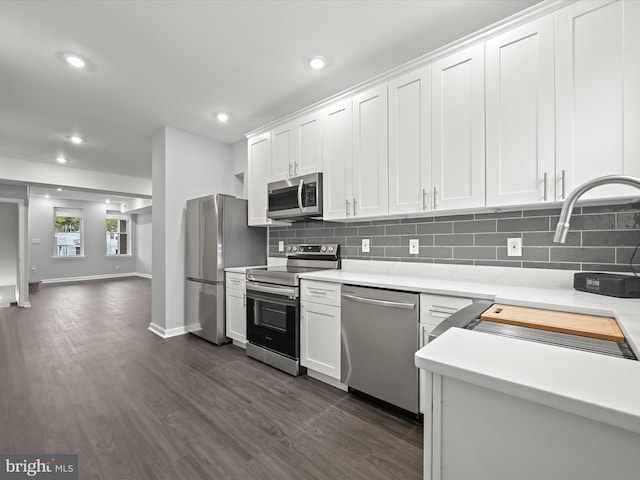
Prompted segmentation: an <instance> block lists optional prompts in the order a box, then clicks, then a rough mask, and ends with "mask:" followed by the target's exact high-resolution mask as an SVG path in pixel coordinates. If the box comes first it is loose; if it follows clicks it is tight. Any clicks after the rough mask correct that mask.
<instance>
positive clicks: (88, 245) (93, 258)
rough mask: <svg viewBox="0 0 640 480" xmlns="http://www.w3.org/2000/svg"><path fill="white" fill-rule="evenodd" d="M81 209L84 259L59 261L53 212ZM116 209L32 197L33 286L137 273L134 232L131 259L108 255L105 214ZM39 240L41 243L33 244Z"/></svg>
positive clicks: (30, 214)
mask: <svg viewBox="0 0 640 480" xmlns="http://www.w3.org/2000/svg"><path fill="white" fill-rule="evenodd" d="M55 207H67V208H81V209H82V211H83V222H84V225H83V230H84V232H83V237H84V258H74V257H64V258H59V257H58V258H56V257H53V254H54V230H53V228H54V210H53V209H54V208H55ZM113 209H114V205H113V204H111V205H107V204H105V203H97V202H81V201H76V200H60V199H53V198H51V199H49V198H44V197H31V201H30V204H29V249H30V267H35V269H36V271H35V272H33V271H30V280H29V281H30V282H38V281H42V280H55V279H61V278H77V277H92V276H100V275H115V274H122V273H135V271H136V257H135V255H136V253H135V247H136V240H135V229H133V228H132V229H131V230H132V231H131V233H130V235H132V237H133V238H132V239H131V248H132V250H133V251H132V254H131V255H122V256H117V257H115V256H109V257H107V255H106V225H105V221H106V211H107V210H113ZM33 239H39V240H40V243H33Z"/></svg>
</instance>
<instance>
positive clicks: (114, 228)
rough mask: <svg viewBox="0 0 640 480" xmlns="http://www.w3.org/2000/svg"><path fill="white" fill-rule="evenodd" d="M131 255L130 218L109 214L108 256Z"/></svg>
mask: <svg viewBox="0 0 640 480" xmlns="http://www.w3.org/2000/svg"><path fill="white" fill-rule="evenodd" d="M128 254H129V216H128V215H123V214H121V213H117V212H107V255H128Z"/></svg>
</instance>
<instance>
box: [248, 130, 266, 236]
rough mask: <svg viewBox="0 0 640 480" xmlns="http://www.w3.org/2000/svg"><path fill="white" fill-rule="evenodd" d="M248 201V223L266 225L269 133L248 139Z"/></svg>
mask: <svg viewBox="0 0 640 480" xmlns="http://www.w3.org/2000/svg"><path fill="white" fill-rule="evenodd" d="M248 150H249V152H248V155H249V165H248V189H247V196H248V203H249V215H248V223H249V225H267V224H269V223H270V222H269V221H268V219H267V183H269V178H270V176H271V172H270V171H271V133H270V132H268V133H264V134H262V135H258V136H256V137H253V138H250V139H249V141H248Z"/></svg>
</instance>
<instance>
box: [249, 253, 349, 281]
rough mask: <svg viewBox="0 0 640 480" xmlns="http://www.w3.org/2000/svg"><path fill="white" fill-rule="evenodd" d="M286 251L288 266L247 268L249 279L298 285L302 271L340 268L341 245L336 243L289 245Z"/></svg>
mask: <svg viewBox="0 0 640 480" xmlns="http://www.w3.org/2000/svg"><path fill="white" fill-rule="evenodd" d="M286 252H287V265H286V266H272V267H261V268H250V269H247V280H249V281H253V282H260V283H271V284H275V285H292V286H298V285H299V284H300V279H299V276H300V274H302V273H309V272H315V271H318V270H336V269H339V268H340V246H339V245H338V244H335V243H333V244H297V245H289V246H288V247H287V249H286Z"/></svg>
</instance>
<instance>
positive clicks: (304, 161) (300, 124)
mask: <svg viewBox="0 0 640 480" xmlns="http://www.w3.org/2000/svg"><path fill="white" fill-rule="evenodd" d="M294 125H295V129H296V130H295V135H294V149H295V150H294V152H295V154H294V156H293V176H294V177H297V176H300V175H307V174H309V173H316V172H322V114H321V112H313V113H312V114H310V115H306V116H304V117H302V118H300V119H298V120H296V121H295V122H294Z"/></svg>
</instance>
